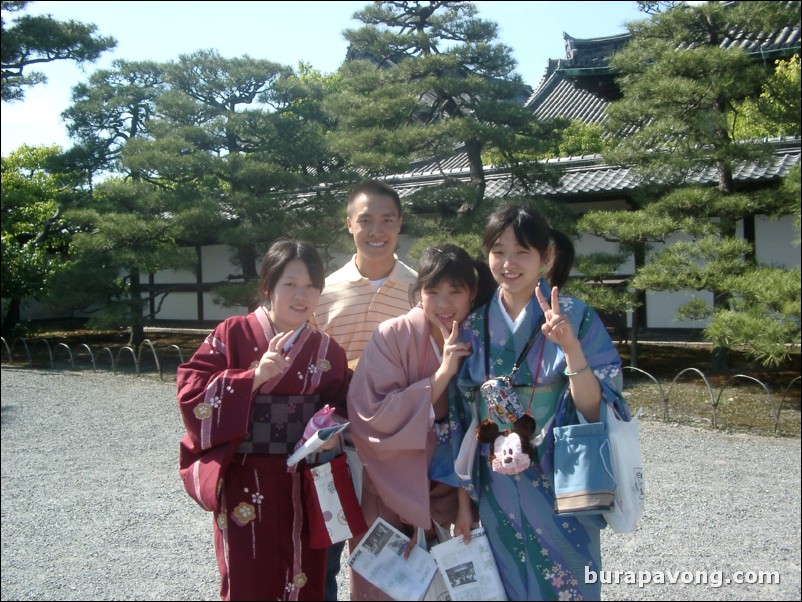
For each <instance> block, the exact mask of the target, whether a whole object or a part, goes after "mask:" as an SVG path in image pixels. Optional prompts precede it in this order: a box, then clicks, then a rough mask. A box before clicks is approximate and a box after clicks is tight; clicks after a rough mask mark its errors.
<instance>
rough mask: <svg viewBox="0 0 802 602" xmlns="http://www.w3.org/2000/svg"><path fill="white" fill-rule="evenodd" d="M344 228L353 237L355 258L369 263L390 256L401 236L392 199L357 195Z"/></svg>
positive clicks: (381, 196)
mask: <svg viewBox="0 0 802 602" xmlns="http://www.w3.org/2000/svg"><path fill="white" fill-rule="evenodd" d="M346 224H347V225H348V232H350V233H351V235H352V236H353V237H354V244H355V245H356V252H357V255H359V256H362V257H365V258H366V259H370V260H371V261H381V260H383V259H387V258H389V257H392V256H393V252H394V251H395V246H396V243H397V242H398V234H399V233H400V232H401V216H400V215H399V214H398V209H397V208H396V206H395V202H394V201H393V199H392V197H389V196H386V195H374V194H370V195H368V194H361V195H359V196H358V197H357V198H356V199H355V200H354V202H353V203H352V204H351V208H350V210H349V215H348V217H347V218H346Z"/></svg>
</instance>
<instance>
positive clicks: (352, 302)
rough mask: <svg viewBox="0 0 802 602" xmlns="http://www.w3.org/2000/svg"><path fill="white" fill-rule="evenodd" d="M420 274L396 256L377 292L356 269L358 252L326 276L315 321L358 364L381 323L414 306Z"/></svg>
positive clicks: (353, 364) (349, 359)
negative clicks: (411, 296) (412, 294)
mask: <svg viewBox="0 0 802 602" xmlns="http://www.w3.org/2000/svg"><path fill="white" fill-rule="evenodd" d="M417 277H418V274H417V272H415V270H413V269H412V268H410V267H409V266H408V265H406V264H404V263H403V262H402V261H400V260H399V259H398V257H397V256H396V257H395V266H394V267H393V271H392V272H390V275H389V276H388V277H387V279H386V280H385V282H384V284H382V285H381V286H380V287H379V290H377V291H375V292H374V290H373V286H372V285H371V284H370V280H368V279H367V278H365V277H364V276H363V275H362V274H360V273H359V270H358V269H357V268H356V255H354V256H353V257H352V258H351V261H349V262H348V263H347V264H345V265H344V266H343V267H341V268H340V269H339V270H337V271H335V272H333V273H332V274H331V275H329V276H328V277H327V278H326V286H325V288H324V289H323V293H322V294H321V295H320V301H319V302H318V305H317V310H316V311H315V321H316V322H317V325H318V327H319V328H320V330H322V331H323V332H325V333H328V335H329V336H331V337H332V338H333V339H334V340H335V341H337V342H338V343H339V344H340V345H341V346H342V347H343V348H344V349H345V353H346V355H347V356H348V365H349V366H351V367H352V368H354V367H355V366H356V361H355V360H357V359H359V356H360V355H361V354H362V351H363V350H364V349H365V347H366V346H367V344H368V341H370V337H371V335H372V334H373V331H374V330H376V328H377V327H378V325H379V324H381V323H382V322H384V321H385V320H389V319H390V318H395V317H397V316H401V315H403V314H405V313H407V312H408V311H409V310H410V309H411V308H412V304H411V303H410V300H409V291H410V287H411V285H413V284H415V281H416V280H417Z"/></svg>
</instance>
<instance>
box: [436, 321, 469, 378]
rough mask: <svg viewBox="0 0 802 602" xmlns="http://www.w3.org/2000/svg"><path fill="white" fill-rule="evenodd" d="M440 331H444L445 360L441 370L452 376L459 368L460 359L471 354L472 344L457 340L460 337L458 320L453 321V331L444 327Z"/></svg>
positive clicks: (444, 373)
mask: <svg viewBox="0 0 802 602" xmlns="http://www.w3.org/2000/svg"><path fill="white" fill-rule="evenodd" d="M440 332H442V333H443V362H442V363H441V364H440V370H442V371H443V375H444V376H447V377H449V378H450V377H452V376H454V375H455V374H456V373H457V371H458V370H459V364H460V360H461V359H462V358H463V357H468V356H469V355H470V354H471V344H470V343H458V342H457V338H459V323H458V322H457V321H454V322H453V323H452V326H451V332H449V331H448V330H446V329H445V328H442V327H441V328H440Z"/></svg>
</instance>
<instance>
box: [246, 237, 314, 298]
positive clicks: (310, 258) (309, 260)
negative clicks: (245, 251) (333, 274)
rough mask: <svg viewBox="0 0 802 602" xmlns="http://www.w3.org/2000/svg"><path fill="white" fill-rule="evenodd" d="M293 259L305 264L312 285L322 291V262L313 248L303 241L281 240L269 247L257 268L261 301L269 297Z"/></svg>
mask: <svg viewBox="0 0 802 602" xmlns="http://www.w3.org/2000/svg"><path fill="white" fill-rule="evenodd" d="M293 259H300V260H301V261H303V262H304V263H305V264H306V269H307V270H309V277H310V278H311V279H312V284H313V285H314V287H315V288H316V289H318V290H320V291H322V290H323V286H324V285H325V283H326V277H325V275H324V271H323V260H322V259H321V258H320V254H319V253H318V252H317V249H316V248H315V246H314V245H313V244H312V243H310V242H306V241H303V240H290V239H286V238H283V239H280V240H277V241H276V242H274V243H273V244H272V245H270V248H269V249H268V250H267V252H266V253H265V255H264V257H263V258H262V265H261V266H260V268H259V282H260V287H259V293H260V295H261V297H262V298H263V299H267V298H269V297H270V293H271V292H273V289H274V288H275V287H276V283H277V282H278V281H279V279H280V278H281V276H282V275H283V274H284V269H285V268H286V267H287V264H288V263H289V262H291V261H292V260H293Z"/></svg>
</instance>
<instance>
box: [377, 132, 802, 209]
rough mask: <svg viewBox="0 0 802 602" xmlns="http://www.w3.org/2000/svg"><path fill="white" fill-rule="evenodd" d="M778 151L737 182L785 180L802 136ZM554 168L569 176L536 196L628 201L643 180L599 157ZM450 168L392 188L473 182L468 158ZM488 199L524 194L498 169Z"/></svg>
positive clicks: (741, 172) (432, 169)
mask: <svg viewBox="0 0 802 602" xmlns="http://www.w3.org/2000/svg"><path fill="white" fill-rule="evenodd" d="M766 143H767V144H771V145H773V146H774V147H775V149H776V150H775V154H774V158H773V160H772V161H771V162H769V163H768V164H760V163H757V162H751V163H748V164H745V165H742V166H741V167H738V168H737V169H736V170H735V173H734V174H733V177H734V178H735V181H736V182H740V183H746V182H768V181H773V180H777V179H780V178H783V177H785V176H786V175H788V173H789V172H790V171H791V168H793V167H794V165H796V164H798V163H799V162H800V149H801V148H802V145H801V144H800V138H799V137H782V138H774V139H771V140H767V141H766ZM545 162H546V163H548V164H551V165H560V166H562V167H564V169H565V172H564V175H563V178H562V181H561V183H560V185H559V186H558V187H557V188H551V187H549V186H545V185H543V186H541V187H540V188H539V189H536V190H535V193H537V194H542V195H545V196H548V197H551V198H556V199H560V198H562V199H569V198H572V197H580V196H581V197H583V198H585V199H587V200H592V199H593V198H594V197H595V198H602V197H611V196H622V195H623V196H629V195H628V193H629V192H631V191H633V190H635V189H636V188H638V186H639V185H640V184H639V181H638V178H637V177H636V176H635V174H634V173H633V171H632V169H631V168H628V167H618V166H611V165H605V164H603V163H602V160H601V157H600V156H599V155H588V156H585V157H568V158H560V159H548V160H546V161H545ZM448 165H449V168H448V169H445V168H443V169H442V171H441V169H440V168H439V167H438V166H437V164H436V163H429V164H427V165H425V166H421V167H419V168H418V169H416V170H414V171H409V172H407V173H404V174H400V175H395V176H390V177H387V178H386V181H387V182H388V183H390V184H391V185H392V186H393V187H394V188H395V189H396V190H397V191H398V193H399V195H401V196H402V197H405V196H408V195H410V194H412V193H413V192H417V191H418V190H421V189H423V188H426V187H428V186H436V185H439V184H442V182H443V179H444V177H448V178H451V179H454V180H457V181H462V182H469V181H470V172H469V169H468V160H467V157H466V156H465V153H459V154H456V155H454V156H452V157H450V158H449V161H448ZM486 175H487V188H486V190H485V197H486V198H502V197H504V196H507V195H509V194H523V190H521V189H519V188H517V187H515V186H512V188H511V182H512V179H511V177H510V176H509V175H508V174H506V173H504V172H503V171H502V170H498V169H495V170H494V169H492V168H491V169H488V170H487V171H486ZM690 181H691V182H692V183H696V184H709V185H713V184H716V183H717V182H718V174H717V173H716V171H715V169H713V168H709V169H706V170H704V171H702V172H700V173H698V174H695V175H693V176H692V177H691V178H690Z"/></svg>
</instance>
